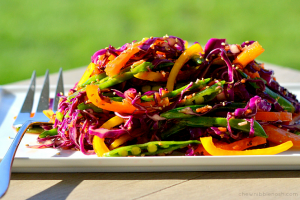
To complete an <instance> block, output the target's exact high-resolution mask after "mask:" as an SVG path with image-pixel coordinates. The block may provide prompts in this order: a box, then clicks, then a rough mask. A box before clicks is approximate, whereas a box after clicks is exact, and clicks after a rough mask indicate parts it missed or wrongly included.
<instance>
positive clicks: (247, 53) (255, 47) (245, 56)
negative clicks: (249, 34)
mask: <svg viewBox="0 0 300 200" xmlns="http://www.w3.org/2000/svg"><path fill="white" fill-rule="evenodd" d="M264 51H265V50H264V49H263V48H262V46H261V45H260V44H259V43H258V42H257V41H256V42H254V43H252V44H251V45H249V46H247V47H245V48H244V50H243V52H242V53H240V54H239V55H238V56H237V58H236V59H235V60H234V61H233V64H236V63H238V64H241V65H242V66H243V67H245V66H246V65H247V64H248V63H249V62H251V61H252V60H254V59H255V58H256V57H258V56H259V55H260V54H261V53H262V52H264Z"/></svg>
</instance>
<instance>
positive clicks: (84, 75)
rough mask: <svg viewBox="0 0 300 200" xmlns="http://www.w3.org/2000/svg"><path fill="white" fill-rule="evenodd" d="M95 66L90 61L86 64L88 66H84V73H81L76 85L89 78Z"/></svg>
mask: <svg viewBox="0 0 300 200" xmlns="http://www.w3.org/2000/svg"><path fill="white" fill-rule="evenodd" d="M95 68H96V65H95V64H94V63H90V64H89V65H88V67H87V68H86V70H85V72H84V74H83V75H82V77H81V79H80V81H79V82H78V84H77V85H82V84H83V83H85V82H86V81H87V80H88V79H89V78H90V76H91V74H92V73H93V71H94V70H95Z"/></svg>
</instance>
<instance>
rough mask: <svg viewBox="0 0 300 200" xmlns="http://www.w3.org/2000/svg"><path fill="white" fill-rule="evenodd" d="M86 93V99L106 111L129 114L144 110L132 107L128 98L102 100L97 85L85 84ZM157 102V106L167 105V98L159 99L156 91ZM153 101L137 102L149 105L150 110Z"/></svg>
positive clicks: (153, 103)
mask: <svg viewBox="0 0 300 200" xmlns="http://www.w3.org/2000/svg"><path fill="white" fill-rule="evenodd" d="M86 94H87V97H88V99H89V100H90V101H91V102H92V103H93V104H94V105H95V106H97V107H99V108H102V109H104V110H108V111H114V112H119V113H128V114H131V113H133V112H135V111H136V113H140V112H144V111H140V110H137V108H136V107H134V106H133V105H132V104H131V101H130V100H129V99H124V100H123V101H122V102H118V101H110V100H109V99H107V100H108V101H105V100H102V99H101V98H100V96H99V94H98V86H97V85H87V86H86ZM156 98H157V102H158V105H159V106H164V105H165V106H167V105H169V99H168V98H167V97H166V98H163V99H160V97H159V95H158V93H157V96H156ZM155 103H156V102H155V101H149V102H142V103H141V102H139V103H138V104H139V105H141V106H145V107H147V106H149V109H150V110H151V106H154V105H155Z"/></svg>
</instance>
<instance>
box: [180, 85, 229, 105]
mask: <svg viewBox="0 0 300 200" xmlns="http://www.w3.org/2000/svg"><path fill="white" fill-rule="evenodd" d="M224 84H225V81H220V82H218V83H215V84H214V85H212V86H210V87H208V88H206V89H204V90H202V91H200V92H198V93H196V94H195V95H192V97H191V98H185V99H183V103H180V105H182V104H184V105H192V104H202V103H205V102H208V101H211V100H212V99H214V98H215V97H216V96H217V94H219V93H220V92H221V91H222V90H223V85H224Z"/></svg>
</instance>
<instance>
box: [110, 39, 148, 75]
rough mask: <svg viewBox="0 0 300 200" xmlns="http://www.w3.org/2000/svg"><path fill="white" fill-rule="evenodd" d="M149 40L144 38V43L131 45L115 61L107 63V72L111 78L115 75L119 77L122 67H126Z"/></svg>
mask: <svg viewBox="0 0 300 200" xmlns="http://www.w3.org/2000/svg"><path fill="white" fill-rule="evenodd" d="M146 40H147V39H146V38H144V39H143V40H142V41H140V42H137V43H132V44H129V46H128V48H127V49H126V50H125V51H123V52H122V53H121V54H120V55H119V56H117V57H116V58H115V59H113V60H112V61H110V62H109V63H107V65H106V68H105V72H106V74H107V75H108V76H109V77H113V76H114V75H117V74H118V73H119V72H120V70H121V69H122V67H124V66H125V64H126V63H127V61H128V60H129V59H130V58H131V57H132V56H133V55H134V54H136V53H137V52H138V51H140V49H139V46H140V45H142V44H143V43H144V42H145V41H146Z"/></svg>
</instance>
